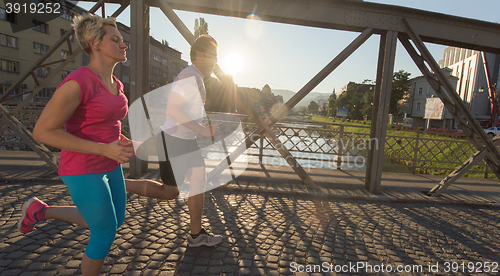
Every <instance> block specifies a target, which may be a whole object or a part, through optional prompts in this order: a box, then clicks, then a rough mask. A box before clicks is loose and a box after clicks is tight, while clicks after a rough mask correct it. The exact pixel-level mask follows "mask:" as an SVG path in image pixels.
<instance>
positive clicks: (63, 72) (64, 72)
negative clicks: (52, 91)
mask: <svg viewBox="0 0 500 276" xmlns="http://www.w3.org/2000/svg"><path fill="white" fill-rule="evenodd" d="M69 73H71V71H68V70H62V71H61V81H63V80H64V78H66V76H67V75H68V74H69Z"/></svg>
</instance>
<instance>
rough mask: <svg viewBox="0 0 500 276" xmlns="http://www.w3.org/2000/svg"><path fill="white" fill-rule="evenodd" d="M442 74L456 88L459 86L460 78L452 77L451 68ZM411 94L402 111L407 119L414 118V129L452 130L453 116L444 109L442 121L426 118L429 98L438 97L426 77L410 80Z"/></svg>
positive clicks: (444, 70) (443, 70)
mask: <svg viewBox="0 0 500 276" xmlns="http://www.w3.org/2000/svg"><path fill="white" fill-rule="evenodd" d="M442 72H443V73H444V75H445V76H446V78H447V79H448V81H449V82H450V83H451V84H452V86H453V87H454V88H456V86H457V82H458V78H457V77H455V76H452V75H451V72H452V70H451V69H449V68H444V69H442ZM410 83H411V86H410V93H409V97H408V100H407V101H406V102H405V103H404V104H403V105H402V107H401V111H402V112H403V113H404V114H405V118H412V119H413V124H412V127H423V128H426V127H429V128H439V129H452V128H455V127H456V126H455V125H454V120H453V117H452V116H451V114H450V113H449V112H448V111H447V110H446V108H445V109H444V112H443V118H442V119H441V120H437V119H429V121H427V120H426V119H425V118H424V117H425V110H426V103H427V99H428V98H434V97H437V95H436V92H434V89H432V87H431V85H430V84H429V83H428V82H427V80H426V79H425V77H424V76H419V77H416V78H412V79H410ZM427 108H429V107H427Z"/></svg>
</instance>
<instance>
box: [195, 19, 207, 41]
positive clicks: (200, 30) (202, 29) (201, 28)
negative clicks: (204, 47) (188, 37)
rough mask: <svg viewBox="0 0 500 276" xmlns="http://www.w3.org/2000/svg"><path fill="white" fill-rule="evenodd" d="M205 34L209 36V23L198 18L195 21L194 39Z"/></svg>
mask: <svg viewBox="0 0 500 276" xmlns="http://www.w3.org/2000/svg"><path fill="white" fill-rule="evenodd" d="M203 34H208V23H207V22H206V21H205V19H204V18H203V17H200V19H198V18H196V19H195V20H194V37H199V36H200V35H203Z"/></svg>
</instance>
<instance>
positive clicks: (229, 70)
mask: <svg viewBox="0 0 500 276" xmlns="http://www.w3.org/2000/svg"><path fill="white" fill-rule="evenodd" d="M244 65H245V60H244V59H243V57H242V56H241V55H239V54H237V53H232V54H229V55H227V56H226V57H225V58H224V63H223V66H224V72H225V73H226V74H229V75H233V76H234V75H236V74H237V73H238V72H240V71H241V70H242V69H243V66H244Z"/></svg>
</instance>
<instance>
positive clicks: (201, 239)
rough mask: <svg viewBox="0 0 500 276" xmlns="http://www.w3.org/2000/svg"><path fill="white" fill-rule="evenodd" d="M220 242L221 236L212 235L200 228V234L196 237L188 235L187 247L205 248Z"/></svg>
mask: <svg viewBox="0 0 500 276" xmlns="http://www.w3.org/2000/svg"><path fill="white" fill-rule="evenodd" d="M220 242H222V236H221V235H214V234H210V233H208V232H207V231H206V230H205V229H204V228H201V231H200V234H199V235H198V237H196V238H194V239H193V237H191V235H189V237H188V246H189V247H199V246H202V245H205V246H215V245H217V244H219V243H220Z"/></svg>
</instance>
